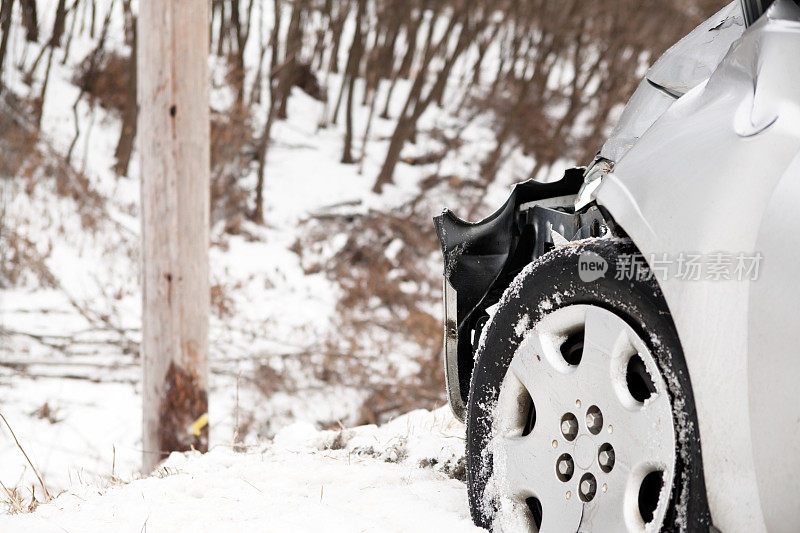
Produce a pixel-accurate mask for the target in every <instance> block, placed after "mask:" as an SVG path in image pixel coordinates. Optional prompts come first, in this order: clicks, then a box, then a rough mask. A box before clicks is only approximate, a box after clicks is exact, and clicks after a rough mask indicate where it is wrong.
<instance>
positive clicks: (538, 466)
mask: <svg viewBox="0 0 800 533" xmlns="http://www.w3.org/2000/svg"><path fill="white" fill-rule="evenodd" d="M634 254H635V249H634V248H633V247H632V246H631V245H630V244H625V243H620V242H619V241H611V240H609V241H593V242H591V243H587V244H577V245H575V246H567V247H563V248H560V249H557V250H554V251H552V252H550V253H548V254H546V255H545V256H544V257H542V258H541V259H540V260H538V261H537V262H535V263H533V264H531V265H529V267H528V268H526V269H525V270H524V271H523V272H522V273H521V274H520V275H519V276H518V277H517V278H516V280H515V281H514V283H512V285H511V286H510V287H509V289H508V290H507V291H506V293H505V294H504V296H503V298H502V299H501V301H500V304H499V306H498V308H497V310H496V312H495V314H494V316H493V317H492V319H491V320H490V322H489V323H488V325H487V327H486V330H485V331H484V334H483V336H482V338H481V340H480V345H479V348H478V352H477V358H476V364H475V370H474V372H473V378H472V384H471V390H470V397H469V402H468V413H467V465H468V481H469V495H470V505H471V509H472V514H473V518H474V520H475V522H476V523H477V524H478V525H481V526H483V527H487V528H492V529H494V530H500V531H542V532H544V533H554V532H570V533H573V532H575V531H581V532H584V533H588V532H591V531H599V532H605V531H700V530H703V529H705V530H708V527H709V523H710V520H709V515H708V507H707V503H706V497H705V487H704V482H703V475H702V464H701V456H700V441H699V435H698V430H697V422H696V416H695V409H694V401H693V398H692V392H691V384H690V382H689V375H688V371H687V369H686V364H685V361H684V359H683V353H682V351H681V347H680V342H679V340H678V336H677V333H676V331H675V328H674V326H673V324H672V320H671V317H670V315H669V311H668V309H667V306H666V303H665V302H664V300H663V297H662V295H661V292H660V290H659V288H658V285H657V283H656V282H655V281H654V280H652V279H647V278H648V277H649V276H648V272H647V271H646V270H643V271H642V272H639V273H638V275H637V276H636V277H635V279H626V278H625V277H621V276H616V275H615V271H616V266H617V263H618V262H619V261H620V260H621V258H622V257H624V256H626V255H631V256H633V255H634ZM586 261H592V262H594V263H595V264H599V265H605V270H603V268H600V269H599V270H597V273H598V274H597V276H599V277H596V279H591V278H593V277H594V276H591V277H590V279H589V281H583V280H582V279H581V277H580V276H579V270H578V269H579V266H580V265H581V263H586ZM617 278H621V279H617Z"/></svg>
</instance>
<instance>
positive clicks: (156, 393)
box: [137, 0, 210, 471]
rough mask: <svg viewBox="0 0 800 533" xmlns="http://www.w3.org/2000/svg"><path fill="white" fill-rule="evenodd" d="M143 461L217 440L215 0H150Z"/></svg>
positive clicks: (144, 96) (141, 42) (144, 136)
mask: <svg viewBox="0 0 800 533" xmlns="http://www.w3.org/2000/svg"><path fill="white" fill-rule="evenodd" d="M138 24H139V25H138V39H137V45H138V47H139V50H138V56H137V59H138V68H139V74H138V85H139V86H138V94H139V108H140V113H139V128H138V129H139V147H140V149H139V153H140V154H141V157H142V161H141V174H142V240H143V245H142V257H143V268H142V280H143V291H142V293H143V310H142V356H143V363H144V381H143V386H142V389H143V390H142V397H143V411H144V412H143V429H144V435H143V444H144V452H143V468H144V470H145V471H149V470H151V469H152V468H153V467H154V466H155V465H156V464H157V463H158V462H159V461H160V460H161V459H162V458H164V457H166V456H167V455H168V454H169V453H170V452H171V451H176V450H177V451H186V450H190V449H192V448H194V449H197V450H200V451H207V450H208V395H207V392H206V391H207V385H208V312H209V287H208V238H209V237H208V226H209V203H210V200H209V190H210V188H209V167H210V156H209V124H210V122H209V79H208V46H209V38H208V31H209V24H208V2H207V1H206V0H172V1H170V2H162V1H160V0H141V1H140V3H139V20H138Z"/></svg>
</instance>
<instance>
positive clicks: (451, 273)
mask: <svg viewBox="0 0 800 533" xmlns="http://www.w3.org/2000/svg"><path fill="white" fill-rule="evenodd" d="M584 170H585V169H583V168H573V169H569V170H567V171H566V172H565V173H564V177H563V178H561V179H560V180H558V181H556V182H552V183H541V182H537V181H533V180H528V181H526V182H523V183H519V184H517V185H515V186H514V189H513V191H512V192H511V196H509V198H508V200H507V201H506V203H505V204H504V205H503V206H502V207H501V208H500V209H498V210H497V211H496V212H494V213H493V214H492V215H490V216H489V217H487V218H485V219H484V220H482V221H480V222H475V223H471V222H466V221H464V220H462V219H460V218H458V217H457V216H455V215H454V214H453V212H452V211H450V210H448V209H445V210H444V211H443V212H442V214H441V215H439V216H437V217H434V219H433V221H434V225H435V226H436V233H437V234H438V235H439V241H440V242H441V246H442V253H443V254H444V305H445V352H444V356H445V373H446V376H447V391H448V397H449V400H450V406H451V408H452V409H453V413H454V414H455V415H456V417H457V418H459V419H461V420H463V419H464V415H465V409H464V406H465V404H466V400H467V395H468V393H469V380H470V375H471V373H472V366H473V349H474V346H473V338H472V331H473V330H474V329H475V326H476V325H477V323H478V321H479V320H480V319H481V318H482V317H484V316H485V314H484V311H485V309H486V307H488V306H490V305H492V304H493V303H495V302H496V301H497V300H498V299H499V297H500V295H501V294H502V292H503V291H504V290H505V288H506V287H507V286H508V284H509V283H510V282H511V280H512V279H513V277H514V275H516V273H517V272H519V271H520V270H521V269H522V268H523V267H524V266H525V265H526V264H528V263H529V262H530V261H531V260H532V259H533V250H534V246H535V240H536V236H535V233H534V231H533V228H531V227H530V226H525V225H524V224H523V223H521V222H520V220H519V217H518V216H517V215H518V213H519V210H520V206H521V205H523V204H526V203H529V202H535V201H537V200H544V199H548V198H557V197H561V196H571V195H575V194H577V193H578V190H579V189H580V187H581V184H582V183H583V174H584ZM474 341H475V342H477V339H474Z"/></svg>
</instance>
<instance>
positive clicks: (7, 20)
mask: <svg viewBox="0 0 800 533" xmlns="http://www.w3.org/2000/svg"><path fill="white" fill-rule="evenodd" d="M13 8H14V0H3V4H2V6H0V31H2V32H3V35H2V37H0V94H2V92H3V88H4V87H3V63H4V61H5V59H6V50H7V49H8V34H9V33H10V31H11V12H12V10H13Z"/></svg>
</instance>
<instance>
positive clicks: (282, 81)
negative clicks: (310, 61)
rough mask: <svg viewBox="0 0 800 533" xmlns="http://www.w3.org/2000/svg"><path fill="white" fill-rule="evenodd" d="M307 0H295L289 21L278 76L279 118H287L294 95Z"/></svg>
mask: <svg viewBox="0 0 800 533" xmlns="http://www.w3.org/2000/svg"><path fill="white" fill-rule="evenodd" d="M305 4H306V0H295V1H294V6H292V16H291V18H290V19H289V27H288V28H286V54H285V55H284V58H283V64H282V65H281V72H280V75H279V76H278V96H279V97H280V100H279V104H278V118H280V119H285V118H286V117H287V112H286V106H287V105H288V103H289V96H290V95H291V93H292V79H293V78H294V75H295V72H296V71H297V56H298V55H299V54H300V50H301V49H302V46H303V42H302V41H303V29H302V27H301V25H300V22H301V18H302V15H303V10H304V9H305V7H306V6H305Z"/></svg>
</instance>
